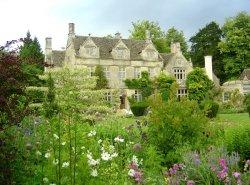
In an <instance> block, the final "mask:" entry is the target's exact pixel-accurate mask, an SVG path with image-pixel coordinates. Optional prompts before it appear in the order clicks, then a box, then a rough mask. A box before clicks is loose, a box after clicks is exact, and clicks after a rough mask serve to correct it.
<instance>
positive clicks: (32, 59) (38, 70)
mask: <svg viewBox="0 0 250 185" xmlns="http://www.w3.org/2000/svg"><path fill="white" fill-rule="evenodd" d="M19 55H20V60H21V61H22V68H23V71H24V72H25V73H26V75H27V76H28V84H29V85H31V86H37V85H38V86H39V84H40V83H41V80H40V79H39V78H38V75H41V74H42V73H43V69H44V66H43V63H44V55H43V53H42V50H41V47H40V44H39V42H38V40H37V38H36V37H35V38H34V39H32V38H31V35H30V32H27V35H26V37H25V38H24V39H23V45H22V46H21V47H20V52H19Z"/></svg>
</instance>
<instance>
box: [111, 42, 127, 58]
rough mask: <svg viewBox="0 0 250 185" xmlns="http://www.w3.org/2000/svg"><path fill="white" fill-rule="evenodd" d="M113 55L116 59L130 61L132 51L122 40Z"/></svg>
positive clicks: (114, 49)
mask: <svg viewBox="0 0 250 185" xmlns="http://www.w3.org/2000/svg"><path fill="white" fill-rule="evenodd" d="M112 55H113V58H114V59H121V60H129V59H130V51H129V49H128V48H127V46H126V45H125V44H124V43H123V42H122V40H120V41H119V42H118V44H117V45H116V46H115V47H114V48H113V50H112Z"/></svg>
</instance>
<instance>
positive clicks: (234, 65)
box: [219, 12, 250, 79]
mask: <svg viewBox="0 0 250 185" xmlns="http://www.w3.org/2000/svg"><path fill="white" fill-rule="evenodd" d="M222 32H223V37H224V39H223V40H222V41H221V42H220V43H219V49H220V51H221V52H222V54H223V62H224V70H225V75H226V77H227V79H236V78H238V77H239V75H240V74H241V72H242V71H243V70H244V69H246V68H249V67H250V45H249V42H250V15H249V14H248V13H246V12H241V13H239V14H238V15H237V16H235V17H232V18H229V19H227V20H226V22H225V24H224V25H223V27H222Z"/></svg>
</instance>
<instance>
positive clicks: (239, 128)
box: [225, 123, 250, 160]
mask: <svg viewBox="0 0 250 185" xmlns="http://www.w3.org/2000/svg"><path fill="white" fill-rule="evenodd" d="M225 141H226V146H227V150H228V151H229V152H233V151H237V152H238V153H239V154H240V156H241V157H242V158H243V159H245V160H247V159H249V158H250V142H249V141H250V124H249V123H248V124H247V123H244V124H243V123H242V124H235V125H233V126H231V127H228V128H227V129H226V130H225Z"/></svg>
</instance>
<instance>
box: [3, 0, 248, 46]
mask: <svg viewBox="0 0 250 185" xmlns="http://www.w3.org/2000/svg"><path fill="white" fill-rule="evenodd" d="M239 11H247V12H249V11H250V6H249V0H210V1H201V0H175V1H173V0H154V1H152V0H137V1H134V0H126V1H124V0H105V1H104V0H22V1H21V0H1V1H0V16H1V18H2V19H1V29H0V45H2V44H4V42H6V41H7V40H12V39H16V38H19V37H24V36H25V34H26V32H27V30H30V32H31V34H32V35H33V36H34V35H35V36H37V37H38V39H39V41H40V43H41V46H42V48H44V39H45V37H47V36H50V37H52V38H53V41H52V45H53V48H57V49H58V48H60V47H65V44H66V39H67V32H68V23H69V22H74V23H75V26H76V33H77V34H79V35H87V34H88V33H91V34H92V35H94V36H105V35H108V34H114V33H115V32H117V31H119V32H121V33H122V35H123V37H128V36H129V31H128V30H129V29H131V26H132V24H131V22H135V21H137V20H142V19H148V20H152V21H157V22H158V23H159V25H160V26H161V27H162V29H164V30H165V31H167V29H169V28H170V27H172V26H175V27H176V28H177V29H180V30H183V32H184V34H185V35H186V37H187V38H189V37H190V36H192V35H194V34H195V32H197V31H198V30H199V29H200V28H202V27H204V26H205V25H206V24H208V23H209V22H210V21H213V20H215V21H217V22H218V23H220V24H221V25H222V24H223V22H224V20H225V18H226V17H230V16H234V15H236V13H238V12H239Z"/></svg>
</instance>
